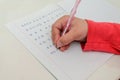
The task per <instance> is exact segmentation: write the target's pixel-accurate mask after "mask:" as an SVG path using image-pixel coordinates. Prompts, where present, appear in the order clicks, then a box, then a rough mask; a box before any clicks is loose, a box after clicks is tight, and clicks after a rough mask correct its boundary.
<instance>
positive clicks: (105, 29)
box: [83, 20, 120, 54]
mask: <svg viewBox="0 0 120 80" xmlns="http://www.w3.org/2000/svg"><path fill="white" fill-rule="evenodd" d="M87 23H88V35H87V40H86V43H85V44H84V47H83V50H84V51H88V50H94V51H103V52H110V53H114V54H120V24H117V23H107V22H93V21H90V20H87Z"/></svg>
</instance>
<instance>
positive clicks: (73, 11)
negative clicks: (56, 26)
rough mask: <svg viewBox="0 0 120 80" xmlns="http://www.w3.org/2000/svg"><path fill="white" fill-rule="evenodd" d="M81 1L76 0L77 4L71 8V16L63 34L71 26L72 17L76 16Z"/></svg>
mask: <svg viewBox="0 0 120 80" xmlns="http://www.w3.org/2000/svg"><path fill="white" fill-rule="evenodd" d="M80 2H81V0H76V2H75V4H74V7H73V8H72V10H71V13H70V17H69V19H68V22H67V25H66V28H65V29H64V31H63V33H62V36H63V35H65V33H66V31H67V30H68V28H69V27H70V24H71V21H72V19H73V18H74V15H75V14H76V12H77V8H78V5H79V3H80Z"/></svg>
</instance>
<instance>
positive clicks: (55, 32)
mask: <svg viewBox="0 0 120 80" xmlns="http://www.w3.org/2000/svg"><path fill="white" fill-rule="evenodd" d="M66 22H67V16H63V17H62V18H60V19H58V20H57V21H56V22H55V23H54V24H53V25H52V41H53V43H54V44H56V42H57V41H58V39H59V38H60V36H61V33H62V32H61V31H62V30H63V28H64V27H65V25H66Z"/></svg>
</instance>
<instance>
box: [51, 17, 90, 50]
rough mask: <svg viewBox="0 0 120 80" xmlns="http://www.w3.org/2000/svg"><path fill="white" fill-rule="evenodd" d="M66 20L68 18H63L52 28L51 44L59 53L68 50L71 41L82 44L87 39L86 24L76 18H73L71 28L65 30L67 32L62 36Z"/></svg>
mask: <svg viewBox="0 0 120 80" xmlns="http://www.w3.org/2000/svg"><path fill="white" fill-rule="evenodd" d="M68 19H69V16H63V17H61V18H60V19H58V20H57V21H56V22H55V23H54V24H53V26H52V40H53V43H54V45H55V46H56V47H57V48H59V49H60V50H61V51H64V50H66V49H68V48H69V46H70V44H71V43H72V42H73V41H78V42H83V41H85V40H86V37H87V32H88V25H87V22H86V21H85V20H83V19H80V18H77V17H74V18H73V20H72V21H71V24H70V26H71V27H70V28H69V29H68V30H67V32H66V33H65V34H64V35H61V34H62V33H63V30H64V29H65V27H66V24H67V21H68Z"/></svg>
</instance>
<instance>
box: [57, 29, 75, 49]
mask: <svg viewBox="0 0 120 80" xmlns="http://www.w3.org/2000/svg"><path fill="white" fill-rule="evenodd" d="M74 37H75V35H74V31H72V30H70V31H69V32H68V33H66V34H65V35H63V36H62V37H61V38H60V39H59V40H58V42H57V48H59V47H62V46H65V45H68V44H70V43H71V42H73V41H74V40H75V38H74Z"/></svg>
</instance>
